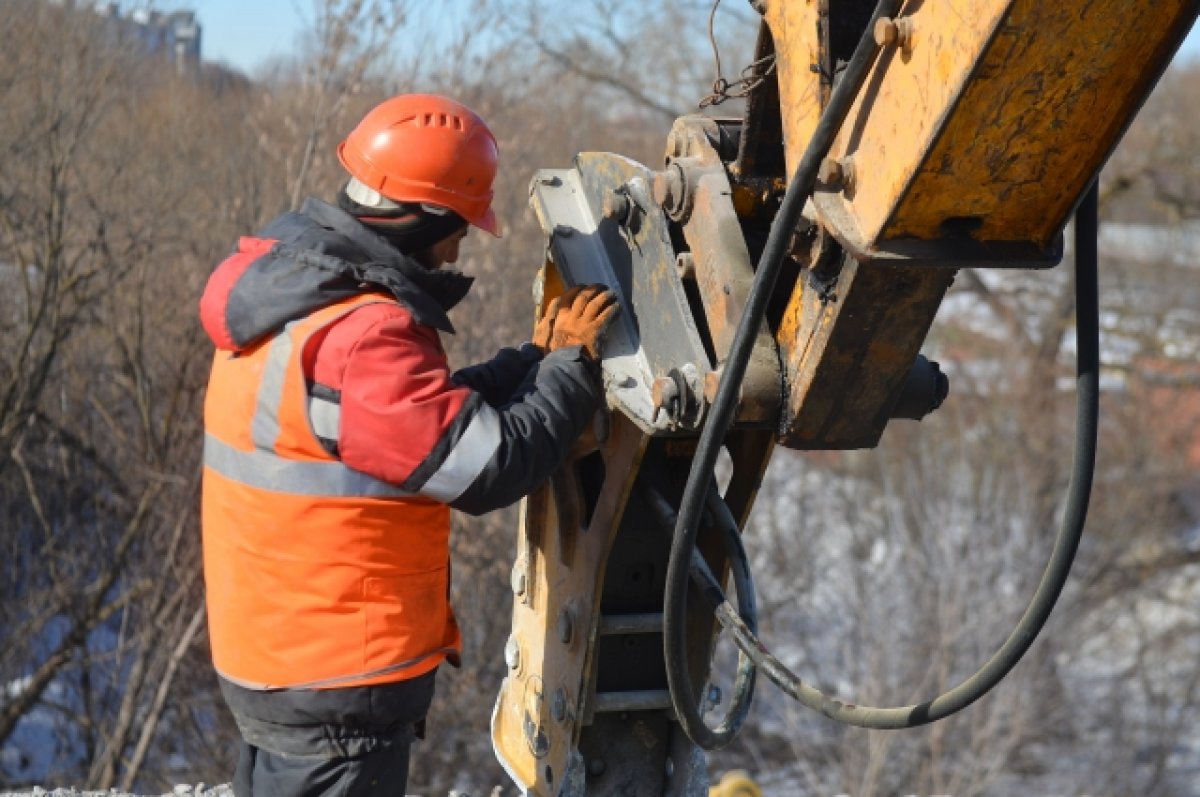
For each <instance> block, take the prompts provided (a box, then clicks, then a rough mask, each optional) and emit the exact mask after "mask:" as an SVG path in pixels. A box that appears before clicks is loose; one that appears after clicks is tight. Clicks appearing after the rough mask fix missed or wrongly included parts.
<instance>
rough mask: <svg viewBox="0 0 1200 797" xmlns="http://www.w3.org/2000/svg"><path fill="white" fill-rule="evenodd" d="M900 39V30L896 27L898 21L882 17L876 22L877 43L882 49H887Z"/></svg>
mask: <svg viewBox="0 0 1200 797" xmlns="http://www.w3.org/2000/svg"><path fill="white" fill-rule="evenodd" d="M899 38H900V29H899V27H897V25H896V20H894V19H891V18H889V17H882V18H880V19H877V20H875V43H876V44H878V45H879V46H880V47H887V46H888V45H891V44H895V43H896V41H897V40H898V39H899Z"/></svg>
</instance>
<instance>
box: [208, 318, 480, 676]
mask: <svg viewBox="0 0 1200 797" xmlns="http://www.w3.org/2000/svg"><path fill="white" fill-rule="evenodd" d="M391 301H393V300H391V299H390V298H387V297H383V296H380V295H378V294H367V295H361V296H356V297H353V298H350V299H347V300H344V301H341V302H338V303H337V304H334V305H331V306H329V307H325V308H323V309H321V310H318V311H316V312H314V313H313V314H311V315H309V316H307V317H306V318H302V319H298V320H296V321H293V322H291V323H289V324H288V325H287V326H286V327H284V328H283V329H282V330H281V331H280V332H279V333H278V334H276V335H275V336H274V337H272V338H269V339H267V340H265V341H264V342H262V343H259V344H258V345H257V346H255V347H254V348H252V349H249V350H247V351H244V352H240V353H237V354H235V353H232V352H229V351H222V350H218V351H217V354H216V357H215V359H214V360H213V369H212V377H211V379H210V381H209V384H208V395H207V398H206V400H205V405H204V427H205V438H204V489H203V502H202V503H203V505H202V517H203V530H204V572H205V581H206V584H207V590H208V616H209V633H210V638H211V644H212V654H213V663H214V665H215V666H216V669H217V672H218V673H220V674H221V675H222V676H224V677H225V678H227V679H228V680H230V681H232V682H233V683H236V684H238V685H240V686H243V687H247V688H250V689H272V688H279V687H289V688H300V689H324V688H333V687H347V686H365V685H368V684H377V683H388V682H392V681H400V680H404V679H407V678H415V677H416V676H418V675H422V674H424V673H427V672H429V671H430V670H432V669H434V668H435V667H437V666H438V665H439V664H440V663H441V662H442V660H443V659H445V658H446V657H447V656H452V657H456V656H457V655H458V652H459V650H460V649H461V635H460V634H459V630H458V624H457V623H456V622H455V619H454V613H453V611H452V609H451V608H450V602H449V586H450V576H449V574H450V551H449V538H450V508H449V507H448V506H447V505H446V504H443V503H439V502H437V501H434V500H431V499H429V498H425V497H421V496H417V495H413V494H411V493H406V492H405V491H403V490H402V489H400V488H399V487H398V486H396V485H393V484H389V483H387V482H383V481H379V480H378V479H375V478H373V477H371V476H368V475H367V474H364V473H361V472H359V471H355V470H352V469H350V468H348V467H346V466H345V465H343V464H342V463H341V462H340V461H339V460H338V459H337V458H336V457H334V456H332V455H331V454H329V453H328V452H327V451H326V450H325V449H324V448H323V447H322V446H321V443H320V442H319V441H318V439H317V436H316V434H315V433H314V430H313V423H314V421H315V422H317V423H319V424H321V425H322V426H324V427H325V428H328V427H329V425H330V423H331V421H330V417H329V415H330V413H336V412H337V405H335V404H328V403H323V402H321V401H320V400H319V399H314V398H312V397H311V396H309V392H308V390H307V386H306V382H305V374H304V369H303V362H302V361H303V352H304V348H305V344H306V342H307V341H308V340H309V338H310V337H311V336H312V335H313V334H315V333H317V332H319V331H320V330H322V329H324V328H325V327H327V326H329V325H330V324H333V323H334V322H335V321H337V320H338V319H339V318H341V317H342V316H344V315H346V314H347V313H349V312H351V311H353V310H355V309H357V308H359V307H362V306H364V305H366V304H371V303H374V302H391ZM322 415H323V416H324V417H323V418H322V417H319V416H322ZM336 422H337V421H336V417H335V418H334V419H333V420H332V428H333V429H336V428H337V426H336Z"/></svg>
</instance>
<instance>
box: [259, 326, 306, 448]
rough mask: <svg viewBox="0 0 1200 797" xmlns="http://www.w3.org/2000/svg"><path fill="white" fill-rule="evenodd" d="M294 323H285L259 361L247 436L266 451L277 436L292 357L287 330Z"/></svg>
mask: <svg viewBox="0 0 1200 797" xmlns="http://www.w3.org/2000/svg"><path fill="white" fill-rule="evenodd" d="M296 323H297V322H295V321H292V322H291V323H290V324H288V325H287V326H285V327H284V328H283V329H282V330H281V331H280V332H279V334H277V335H276V336H275V339H274V340H272V341H271V343H270V346H271V348H270V349H268V350H267V361H266V363H264V364H263V372H262V381H260V382H259V383H258V404H257V406H256V407H255V408H254V420H253V421H251V422H250V439H251V440H253V441H254V444H255V445H256V446H258V447H259V448H262V449H265V450H267V451H271V450H273V449H274V448H275V441H276V440H278V439H279V408H280V406H282V405H283V388H284V384H285V380H286V378H287V367H288V361H289V360H291V359H292V336H291V334H290V333H291V328H292V327H293V326H295V325H296Z"/></svg>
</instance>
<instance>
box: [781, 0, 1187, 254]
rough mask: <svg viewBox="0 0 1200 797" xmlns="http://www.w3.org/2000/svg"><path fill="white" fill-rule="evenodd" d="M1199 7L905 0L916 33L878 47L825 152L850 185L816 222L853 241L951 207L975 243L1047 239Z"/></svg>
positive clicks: (871, 244) (935, 230) (931, 220)
mask: <svg viewBox="0 0 1200 797" xmlns="http://www.w3.org/2000/svg"><path fill="white" fill-rule="evenodd" d="M1196 7H1197V4H1196V2H1194V0H1055V2H1046V1H1045V0H920V1H919V2H911V1H910V2H909V3H907V4H906V5H905V11H906V13H907V14H908V16H909V18H910V19H911V22H912V25H913V29H914V33H913V38H912V42H911V44H910V45H909V46H906V47H896V46H891V47H887V48H885V49H884V51H883V53H882V54H881V56H880V59H879V61H878V63H877V64H876V67H875V70H874V72H873V73H872V75H871V77H870V79H869V80H868V83H867V86H866V88H865V89H864V91H863V92H862V93H861V94H860V96H859V98H858V100H857V102H856V104H855V107H854V108H853V109H852V110H851V112H850V115H849V117H848V118H847V121H846V124H845V125H844V126H843V128H842V130H841V132H840V134H839V136H838V139H837V141H836V143H835V145H834V147H833V149H832V151H831V155H832V156H834V157H836V158H838V159H845V158H852V159H853V172H854V184H853V186H852V187H851V188H848V189H846V190H845V191H844V192H836V191H827V192H825V193H824V196H822V197H821V198H822V199H825V200H829V201H835V203H836V204H840V205H841V207H840V208H838V207H831V206H830V205H829V204H828V203H825V204H822V203H818V207H819V208H820V209H821V211H822V214H821V215H822V221H823V222H825V223H827V224H828V225H829V226H830V227H832V228H833V230H834V232H835V234H836V235H837V236H838V238H839V239H840V240H846V241H848V242H849V243H850V245H851V248H853V249H855V250H857V251H860V252H869V251H870V250H871V249H874V248H876V247H877V246H878V247H885V242H886V241H888V240H895V239H905V238H909V239H918V240H922V241H935V240H938V239H941V238H943V237H946V236H947V235H948V233H949V232H950V231H949V230H948V228H947V226H946V224H947V222H951V224H953V222H954V220H957V219H968V220H969V221H968V222H967V223H966V226H965V227H963V228H962V229H964V230H969V232H970V235H971V237H973V238H974V239H975V240H977V241H1018V242H1029V243H1030V244H1033V245H1035V246H1037V247H1040V248H1045V247H1047V246H1048V245H1049V244H1050V242H1051V241H1052V239H1053V238H1054V236H1055V235H1056V234H1057V233H1058V231H1059V230H1060V229H1061V227H1062V224H1063V223H1064V221H1065V220H1066V218H1067V216H1068V214H1069V213H1070V211H1071V209H1072V208H1073V206H1074V204H1075V202H1076V201H1077V199H1078V197H1079V196H1080V195H1081V194H1082V193H1083V191H1084V189H1086V187H1087V186H1088V184H1089V183H1090V182H1091V180H1092V179H1093V178H1094V176H1095V175H1096V173H1097V172H1098V170H1099V169H1100V166H1101V165H1102V164H1103V162H1104V160H1105V159H1106V158H1107V157H1108V155H1109V153H1110V152H1111V151H1112V148H1113V147H1114V146H1115V145H1116V142H1117V140H1118V138H1119V137H1120V135H1121V134H1122V132H1123V131H1124V129H1125V127H1126V126H1127V125H1128V123H1129V121H1130V119H1131V118H1132V115H1133V114H1134V113H1135V112H1136V110H1137V108H1138V107H1139V106H1140V104H1141V102H1142V100H1143V99H1144V97H1145V96H1146V94H1147V93H1148V91H1149V89H1150V87H1151V86H1152V85H1153V82H1154V81H1155V80H1156V79H1157V77H1158V75H1159V73H1160V71H1161V69H1162V68H1163V66H1164V65H1165V63H1166V62H1167V60H1168V59H1169V58H1170V56H1171V54H1172V53H1173V51H1174V48H1175V47H1176V46H1177V44H1178V41H1179V38H1180V35H1181V30H1186V28H1185V27H1183V26H1190V24H1191V22H1192V21H1193V20H1194V19H1195V15H1196ZM801 49H802V50H803V49H804V47H803V46H801ZM805 129H807V128H805ZM789 138H790V135H789ZM789 162H790V161H789ZM830 211H832V212H830ZM964 265H969V264H967V263H964Z"/></svg>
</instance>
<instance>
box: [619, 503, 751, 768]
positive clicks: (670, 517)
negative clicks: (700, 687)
mask: <svg viewBox="0 0 1200 797" xmlns="http://www.w3.org/2000/svg"><path fill="white" fill-rule="evenodd" d="M642 493H643V496H644V497H645V498H646V500H647V502H648V503H649V504H650V508H651V510H652V511H653V512H654V514H655V515H657V517H658V522H659V524H660V525H661V526H662V528H663V531H665V532H666V533H668V534H670V533H671V532H672V531H673V530H674V528H675V522H676V519H677V516H676V514H675V510H674V509H673V508H672V507H671V504H670V502H669V501H668V500H667V499H666V498H665V497H663V495H662V494H661V493H659V492H658V490H656V489H654V488H653V487H647V488H645V489H644V490H643V491H642ZM706 503H707V505H708V511H709V512H710V513H711V514H712V517H713V520H714V521H715V522H716V524H717V525H718V526H719V527H720V529H721V539H722V541H723V542H724V543H725V552H726V555H727V556H728V557H729V566H730V571H731V572H732V574H733V584H734V588H735V589H736V591H737V600H738V608H737V609H736V610H735V609H734V608H733V606H732V604H730V603H729V600H728V598H726V597H725V591H724V590H723V589H722V587H721V583H720V582H719V581H717V578H716V576H714V575H713V572H712V569H711V568H709V566H708V563H707V562H705V561H704V557H703V556H701V555H700V552H699V551H698V550H696V549H695V548H693V549H692V561H691V565H690V567H689V573H690V575H691V578H692V583H693V584H695V585H696V588H697V589H698V590H699V591H700V594H701V595H702V596H703V597H704V600H705V602H706V603H708V605H709V608H710V609H712V610H713V611H714V612H715V613H716V614H717V616H718V618H720V617H722V616H724V617H726V618H729V617H732V618H735V619H736V621H737V626H738V627H739V628H741V629H744V630H745V631H746V632H747V633H749V634H750V636H753V635H754V634H756V633H757V632H758V605H757V603H756V600H755V597H754V579H753V576H752V574H751V572H750V559H749V557H748V556H746V548H745V546H744V545H743V544H742V534H741V531H740V530H739V529H738V525H737V521H736V520H735V519H734V517H733V513H732V512H730V511H729V507H728V506H727V505H726V504H725V500H724V499H723V498H721V494H720V493H719V492H717V488H716V485H715V484H713V485H712V487H711V488H710V489H709V490H708V493H707V495H706ZM722 624H723V625H724V624H725V621H722ZM755 674H756V668H755V665H754V661H753V659H752V658H751V657H750V656H749V655H748V654H747V653H746V651H745V650H739V651H738V666H737V674H736V675H735V677H734V681H733V694H732V696H731V698H730V701H729V708H728V709H726V711H725V716H724V718H723V719H722V720H721V723H720V724H719V725H718V726H717V727H716V728H715V729H713V730H712V733H713V736H714V737H715V738H717V739H719V740H721V743H722V744H726V743H728V742H730V741H732V740H733V738H734V737H735V736H737V734H738V731H740V730H741V729H742V725H743V723H745V721H746V715H747V714H749V713H750V705H751V703H752V702H753V700H754V682H755ZM705 727H708V725H707V723H706V724H705Z"/></svg>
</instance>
